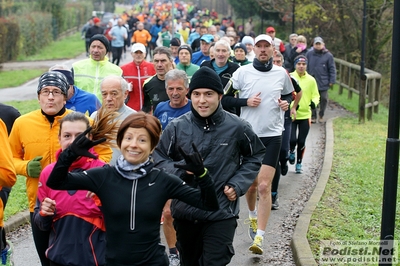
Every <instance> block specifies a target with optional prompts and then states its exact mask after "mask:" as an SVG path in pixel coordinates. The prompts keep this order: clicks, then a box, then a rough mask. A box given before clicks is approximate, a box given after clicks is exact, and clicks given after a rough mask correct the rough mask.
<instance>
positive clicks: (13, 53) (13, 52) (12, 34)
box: [0, 18, 20, 63]
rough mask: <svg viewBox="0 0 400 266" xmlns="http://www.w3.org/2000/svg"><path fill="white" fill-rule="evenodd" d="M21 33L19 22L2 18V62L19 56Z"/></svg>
mask: <svg viewBox="0 0 400 266" xmlns="http://www.w3.org/2000/svg"><path fill="white" fill-rule="evenodd" d="M19 35H20V34H19V27H18V24H17V23H15V22H12V21H9V20H6V19H4V18H0V63H2V62H6V61H11V60H15V59H16V58H17V56H18V39H19Z"/></svg>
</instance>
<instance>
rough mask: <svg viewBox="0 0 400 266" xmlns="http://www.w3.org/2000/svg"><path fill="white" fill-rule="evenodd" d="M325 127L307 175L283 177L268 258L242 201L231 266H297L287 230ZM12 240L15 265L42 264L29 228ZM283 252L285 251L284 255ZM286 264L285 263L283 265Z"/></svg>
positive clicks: (314, 145)
mask: <svg viewBox="0 0 400 266" xmlns="http://www.w3.org/2000/svg"><path fill="white" fill-rule="evenodd" d="M126 57H127V58H126V59H123V60H122V62H121V65H122V64H125V63H127V62H129V61H130V60H131V56H130V55H129V54H127V56H126ZM83 58H85V55H81V56H79V57H77V58H75V59H71V60H65V61H42V62H38V63H36V62H34V63H29V64H42V65H43V64H46V66H49V67H50V66H52V65H54V64H56V63H63V64H66V65H69V66H70V65H71V64H72V63H73V62H75V61H77V60H81V59H83ZM18 64H19V66H17V65H15V66H14V67H19V68H21V67H22V68H23V67H24V66H23V65H22V64H21V63H18ZM3 67H4V66H3ZM6 67H7V68H10V67H12V65H11V64H7V66H6ZM26 67H30V66H26ZM36 86H37V79H35V80H32V81H30V82H28V83H26V84H24V85H22V86H20V87H17V88H8V89H0V102H7V101H11V100H29V99H35V98H36V97H37V94H36ZM333 109H334V108H332V107H331V108H328V110H327V114H326V118H331V117H334V116H336V113H335V111H334V110H333ZM324 128H325V127H324V124H319V123H317V124H312V126H311V130H310V132H309V135H308V138H307V143H306V147H307V149H306V152H305V156H304V159H303V174H295V172H294V165H289V172H288V174H287V175H286V176H283V177H281V180H280V186H279V203H280V209H279V210H276V211H272V213H271V216H270V219H269V222H268V226H267V230H266V237H265V240H264V255H262V256H258V255H253V254H251V253H250V252H249V251H248V248H249V246H250V244H251V241H250V238H249V237H248V233H247V232H248V225H245V224H244V219H246V218H247V217H248V211H247V204H246V200H245V198H244V197H242V198H241V212H240V219H239V220H238V227H237V229H236V235H235V240H234V248H235V253H236V254H235V256H234V257H233V259H232V262H231V263H230V264H229V265H232V266H238V265H272V264H274V265H295V264H294V261H293V259H291V257H292V254H291V251H290V248H289V242H290V237H291V234H292V231H293V228H287V227H288V225H287V220H288V219H289V218H290V217H293V216H294V215H293V213H294V210H293V209H294V208H298V207H294V206H295V205H296V204H297V201H298V198H299V193H302V191H304V186H307V184H309V182H308V181H307V180H310V179H313V178H315V175H316V174H315V172H316V171H315V169H316V168H318V165H320V164H322V162H323V161H322V160H323V158H321V153H322V152H321V151H322V149H323V146H324V138H325V133H324V132H325V131H324ZM295 215H296V214H295ZM290 219H292V218H290ZM161 236H162V237H163V233H161ZM12 241H13V245H14V255H13V259H14V262H15V266H26V265H30V266H37V265H40V263H39V260H38V257H37V255H36V251H35V247H34V244H33V241H32V235H31V232H30V230H29V229H26V230H25V231H23V233H22V234H19V236H18V238H17V239H13V240H12ZM162 242H163V243H164V244H165V243H166V242H165V240H164V239H162ZM282 243H284V244H282ZM282 249H284V250H285V251H284V252H282ZM282 256H283V257H286V259H284V260H279V257H282ZM288 258H289V259H288ZM274 261H275V262H274ZM282 261H285V262H284V263H282Z"/></svg>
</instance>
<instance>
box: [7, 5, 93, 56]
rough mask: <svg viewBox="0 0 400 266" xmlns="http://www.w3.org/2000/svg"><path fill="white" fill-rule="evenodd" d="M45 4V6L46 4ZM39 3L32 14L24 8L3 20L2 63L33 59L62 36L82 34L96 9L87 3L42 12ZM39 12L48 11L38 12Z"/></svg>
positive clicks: (47, 8) (32, 9)
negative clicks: (25, 58)
mask: <svg viewBox="0 0 400 266" xmlns="http://www.w3.org/2000/svg"><path fill="white" fill-rule="evenodd" d="M42 2H43V5H45V4H46V3H47V2H46V1H45V0H42ZM40 3H41V2H40ZM40 3H39V4H38V3H36V4H33V5H32V6H31V10H29V9H28V8H27V6H26V5H24V8H21V9H19V10H18V12H16V13H14V15H10V16H8V17H7V18H5V19H3V18H2V19H0V63H2V62H7V61H11V60H15V59H16V58H17V57H18V56H20V55H22V56H28V55H34V54H35V53H37V52H38V51H39V50H40V49H42V48H43V47H45V46H47V45H48V44H50V43H51V42H52V41H53V40H56V39H58V37H59V36H60V35H61V34H62V33H64V32H66V31H68V30H71V29H72V30H76V31H78V30H80V27H81V26H82V25H83V24H84V23H86V21H87V20H88V19H89V18H90V16H91V12H92V9H93V5H92V4H91V3H87V2H79V3H77V2H71V3H66V4H65V5H58V6H57V8H55V10H49V9H50V8H49V6H48V5H47V6H46V5H45V7H46V8H43V7H41V6H40ZM25 4H26V3H25ZM60 6H62V9H60ZM38 9H42V10H43V9H45V11H40V12H39V11H35V10H38ZM52 14H53V15H52Z"/></svg>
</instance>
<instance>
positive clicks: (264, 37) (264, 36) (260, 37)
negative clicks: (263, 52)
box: [254, 34, 274, 45]
mask: <svg viewBox="0 0 400 266" xmlns="http://www.w3.org/2000/svg"><path fill="white" fill-rule="evenodd" d="M259 41H267V42H268V43H269V44H272V45H273V44H274V42H273V41H272V38H271V36H269V35H267V34H260V35H258V36H257V37H256V39H255V40H254V44H257V43H258V42H259Z"/></svg>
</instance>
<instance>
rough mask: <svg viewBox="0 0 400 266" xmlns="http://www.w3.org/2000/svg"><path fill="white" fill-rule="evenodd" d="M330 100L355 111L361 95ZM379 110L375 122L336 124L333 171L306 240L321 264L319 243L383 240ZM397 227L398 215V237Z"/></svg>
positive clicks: (384, 115)
mask: <svg viewBox="0 0 400 266" xmlns="http://www.w3.org/2000/svg"><path fill="white" fill-rule="evenodd" d="M329 97H330V99H332V100H334V101H335V102H338V103H340V104H341V105H342V106H344V107H345V108H346V109H347V110H350V111H352V112H355V113H356V112H357V109H358V96H357V95H355V96H353V99H352V100H349V99H347V95H338V92H337V89H336V90H333V91H330V95H329ZM379 108H380V110H379V113H378V114H373V118H372V119H373V120H372V121H366V122H365V123H363V124H360V123H359V122H358V118H338V119H335V120H334V122H333V127H334V158H333V165H332V170H331V174H330V178H329V181H328V183H327V186H326V189H325V192H324V194H323V196H322V198H321V201H320V202H319V204H318V206H317V208H316V210H315V211H314V213H313V215H312V218H311V223H310V227H309V231H308V235H307V237H308V240H309V242H310V246H311V250H312V251H313V254H314V258H315V259H316V260H317V261H318V260H319V253H320V246H321V240H345V241H346V240H347V241H354V240H379V238H380V226H381V212H382V197H383V179H384V165H385V150H386V138H387V130H388V125H387V122H388V110H387V109H385V108H384V107H382V106H380V107H379ZM399 192H400V191H398V193H399ZM399 201H400V200H398V203H399ZM399 222H400V217H399V216H397V217H396V224H397V227H396V228H395V235H399V233H400V226H399Z"/></svg>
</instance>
